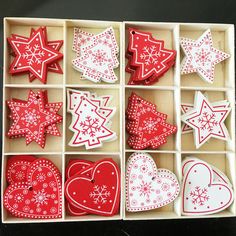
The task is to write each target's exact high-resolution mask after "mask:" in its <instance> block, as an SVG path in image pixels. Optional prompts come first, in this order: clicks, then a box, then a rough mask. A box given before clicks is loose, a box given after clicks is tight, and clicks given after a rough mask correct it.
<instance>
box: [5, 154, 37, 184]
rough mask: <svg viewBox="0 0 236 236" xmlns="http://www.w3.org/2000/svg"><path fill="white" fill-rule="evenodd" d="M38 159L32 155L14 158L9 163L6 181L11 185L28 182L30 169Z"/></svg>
mask: <svg viewBox="0 0 236 236" xmlns="http://www.w3.org/2000/svg"><path fill="white" fill-rule="evenodd" d="M35 160H36V158H35V157H34V156H31V155H18V156H12V157H10V158H9V159H8V161H7V167H6V179H7V182H8V183H9V184H13V183H16V182H26V181H27V171H28V167H29V166H30V165H31V163H32V162H33V161H35Z"/></svg>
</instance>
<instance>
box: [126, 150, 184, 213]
mask: <svg viewBox="0 0 236 236" xmlns="http://www.w3.org/2000/svg"><path fill="white" fill-rule="evenodd" d="M179 192H180V187H179V183H178V180H177V178H176V176H175V175H174V174H173V173H172V172H171V171H169V170H166V169H157V167H156V164H155V162H154V160H153V159H152V157H151V156H150V155H149V154H147V153H133V154H132V155H131V156H130V157H129V159H128V161H127V169H126V209H127V211H130V212H137V211H147V210H152V209H156V208H159V207H162V206H165V205H167V204H169V203H171V202H172V201H174V200H175V198H176V197H177V196H178V195H179Z"/></svg>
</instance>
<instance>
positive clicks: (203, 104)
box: [181, 92, 231, 149]
mask: <svg viewBox="0 0 236 236" xmlns="http://www.w3.org/2000/svg"><path fill="white" fill-rule="evenodd" d="M230 110H231V108H230V107H227V106H226V107H215V104H214V103H213V104H211V103H210V102H209V101H208V100H207V99H206V97H204V95H203V94H202V93H201V92H196V94H195V101H194V108H193V109H191V110H190V111H189V112H186V113H185V114H184V115H182V117H181V119H182V121H183V122H184V123H186V124H187V125H189V126H190V127H192V128H193V130H194V139H195V145H196V148H197V149H198V148H200V147H201V146H202V145H203V144H204V143H205V142H207V140H209V139H210V138H216V139H222V140H227V139H228V138H229V135H228V131H227V128H226V127H225V124H224V121H225V119H226V118H227V116H228V114H229V112H230Z"/></svg>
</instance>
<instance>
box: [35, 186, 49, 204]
mask: <svg viewBox="0 0 236 236" xmlns="http://www.w3.org/2000/svg"><path fill="white" fill-rule="evenodd" d="M49 198H50V194H47V193H46V192H45V189H42V190H38V191H34V192H33V198H32V199H31V201H32V202H34V203H35V204H36V205H37V207H39V206H40V205H47V204H48V200H49Z"/></svg>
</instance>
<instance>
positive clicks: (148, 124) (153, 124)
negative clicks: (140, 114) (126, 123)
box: [143, 117, 158, 134]
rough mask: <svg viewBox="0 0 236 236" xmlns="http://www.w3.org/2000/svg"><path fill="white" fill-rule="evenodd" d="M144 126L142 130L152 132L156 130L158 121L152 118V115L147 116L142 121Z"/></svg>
mask: <svg viewBox="0 0 236 236" xmlns="http://www.w3.org/2000/svg"><path fill="white" fill-rule="evenodd" d="M143 123H144V127H143V130H144V131H146V132H147V133H149V134H150V133H152V132H153V131H157V124H158V121H157V120H155V119H153V118H152V117H149V118H147V119H146V120H144V121H143Z"/></svg>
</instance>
